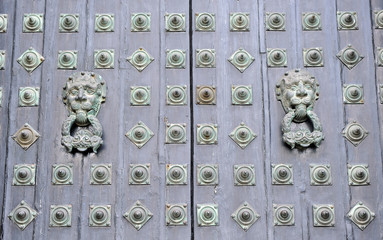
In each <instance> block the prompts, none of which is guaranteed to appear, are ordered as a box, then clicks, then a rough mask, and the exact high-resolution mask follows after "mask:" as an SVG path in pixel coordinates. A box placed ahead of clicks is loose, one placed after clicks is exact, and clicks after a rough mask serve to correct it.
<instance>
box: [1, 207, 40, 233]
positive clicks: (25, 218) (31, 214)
mask: <svg viewBox="0 0 383 240" xmlns="http://www.w3.org/2000/svg"><path fill="white" fill-rule="evenodd" d="M36 217H37V212H36V210H34V209H33V208H32V207H31V206H29V205H28V203H26V202H25V201H24V200H23V201H21V203H20V204H19V205H17V206H16V207H15V208H14V209H13V210H12V212H11V213H10V214H9V215H8V218H9V219H10V220H11V221H12V222H13V223H14V224H16V225H17V226H18V227H19V228H20V229H21V230H24V229H25V228H26V227H27V226H28V224H30V223H31V222H32V221H33V220H34V219H35V218H36Z"/></svg>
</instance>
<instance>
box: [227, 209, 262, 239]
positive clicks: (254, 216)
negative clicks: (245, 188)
mask: <svg viewBox="0 0 383 240" xmlns="http://www.w3.org/2000/svg"><path fill="white" fill-rule="evenodd" d="M260 217H261V216H260V215H259V214H258V213H257V212H256V211H255V210H254V209H253V208H252V207H251V206H250V205H249V204H248V203H247V202H244V203H242V204H241V206H239V208H238V209H237V210H235V211H234V213H233V214H231V218H232V219H233V220H234V221H235V222H236V223H238V225H239V226H240V227H241V228H242V229H243V230H244V231H245V232H247V230H249V228H250V227H251V226H252V225H253V224H254V223H255V222H256V221H257V220H258V219H259V218H260Z"/></svg>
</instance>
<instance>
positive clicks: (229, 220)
mask: <svg viewBox="0 0 383 240" xmlns="http://www.w3.org/2000/svg"><path fill="white" fill-rule="evenodd" d="M382 9H383V3H381V1H378V0H372V1H367V2H366V1H357V0H342V1H335V2H334V1H331V0H325V1H321V2H318V1H314V0H308V1H302V0H296V1H295V0H290V1H282V0H273V1H216V0H210V1H202V0H190V1H177V0H167V1H165V0H161V1H155V0H150V1H145V2H142V1H135V2H134V1H109V2H103V1H95V0H87V1H54V2H53V1H42V0H36V1H26V0H19V1H9V0H6V1H3V2H1V3H0V14H3V13H5V14H8V26H7V31H6V32H5V33H0V50H5V51H6V63H5V69H4V70H0V87H1V88H2V89H3V95H2V103H1V107H0V112H1V114H0V115H1V117H0V124H1V125H0V136H1V146H2V147H1V148H0V159H1V161H0V169H1V177H0V185H1V186H2V188H1V189H2V190H1V191H0V197H1V199H2V208H1V209H0V214H1V216H2V220H1V221H2V224H1V237H0V239H10V238H12V239H54V238H55V239H68V238H69V239H88V238H90V239H125V238H132V239H322V238H328V239H378V238H382V236H383V230H382V224H381V218H382V214H381V211H380V199H381V198H382V193H383V189H382V188H383V187H382V184H381V182H382V181H383V177H382V162H381V158H382V154H381V152H382V141H381V139H382V131H381V119H382V116H381V112H382V111H381V107H382V104H381V91H380V88H379V84H382V83H381V81H382V76H383V72H382V69H383V68H382V67H379V66H378V60H377V59H378V58H379V55H378V49H377V48H378V47H383V46H382V45H383V35H382V33H383V30H382V29H376V28H375V26H376V23H375V12H374V11H379V10H382ZM337 11H356V12H357V21H358V29H357V30H339V29H338V23H337V21H338V19H337V18H338V17H337V16H338V15H337ZM307 12H316V13H320V17H321V30H320V31H304V30H303V29H302V14H303V13H307ZM29 13H41V14H44V16H43V18H44V28H43V31H42V32H41V33H24V32H23V17H24V14H29ZM137 13H150V20H151V22H150V31H144V32H135V31H132V30H131V28H132V22H131V17H132V16H133V15H134V14H137ZM172 13H179V14H184V17H185V29H183V30H181V31H176V32H173V31H167V30H166V28H168V27H169V25H168V24H167V23H166V16H169V14H172ZM204 13H208V14H212V15H211V16H214V18H215V22H214V24H215V29H214V31H199V30H198V29H197V26H196V21H197V20H196V18H197V17H198V16H200V15H203V14H204ZM237 13H244V14H245V15H244V16H248V20H249V29H245V30H244V31H242V30H240V31H236V30H235V29H231V26H230V25H231V21H232V19H233V18H234V17H235V14H237ZM271 13H283V14H284V17H285V24H286V27H285V30H282V31H270V30H269V29H268V25H267V24H266V23H265V22H266V20H265V19H267V17H268V16H269V15H270V14H271ZM60 14H78V15H79V29H78V32H74V33H61V32H59V18H60ZM97 14H114V27H113V28H114V30H113V31H110V32H96V31H95V28H96V26H95V25H96V20H95V18H96V15H97ZM180 16H181V18H182V17H183V16H182V15H180ZM245 18H246V17H245ZM234 28H235V27H234ZM348 44H351V45H352V47H354V48H355V49H356V50H357V51H358V52H359V53H360V54H361V55H363V56H364V58H363V59H362V60H361V61H360V62H359V63H358V64H357V65H356V66H355V67H354V68H352V69H351V70H350V69H348V68H347V67H346V66H345V65H344V64H342V63H341V61H340V60H339V59H338V57H337V54H338V52H340V51H341V50H342V49H344V48H345V47H347V46H348ZM29 47H33V48H34V49H35V50H36V51H37V52H39V53H40V54H41V55H42V56H43V57H44V62H43V63H42V64H41V65H40V66H39V67H38V68H36V69H35V70H34V71H33V72H32V73H28V72H27V71H25V69H23V67H22V66H21V65H20V64H19V63H18V62H17V59H18V58H19V57H20V56H21V55H22V53H24V52H25V51H26V50H27V49H28V48H29ZM141 48H142V49H144V50H145V51H146V52H148V53H149V54H150V56H152V57H153V58H154V61H152V62H151V63H150V64H149V65H148V66H147V67H146V68H145V69H144V70H142V71H138V70H137V69H136V68H135V67H134V66H133V65H132V64H131V63H130V62H129V61H128V60H127V59H128V58H129V56H132V54H133V53H134V52H135V51H136V50H139V49H141ZM275 48H279V49H285V51H286V56H287V63H286V66H284V67H281V66H279V67H273V66H269V65H270V64H269V63H268V61H269V59H268V58H269V52H270V49H275ZM309 48H321V49H322V51H323V59H324V60H323V63H324V65H323V66H320V67H307V66H306V65H304V58H305V55H304V53H303V49H309ZM100 49H107V50H113V51H114V66H113V67H112V68H109V69H99V68H96V67H95V57H94V54H95V51H97V50H100ZM63 50H76V51H77V69H71V70H68V69H67V70H62V69H58V54H59V51H63ZM171 50H181V51H184V54H185V55H184V59H185V66H184V67H181V68H177V67H176V68H171V67H169V66H168V65H169V61H170V60H169V54H168V53H169V51H171ZM237 50H238V51H242V53H244V52H243V50H245V51H246V52H247V53H248V54H250V55H251V57H253V58H254V61H253V62H252V63H251V64H250V65H249V66H248V67H247V68H246V69H240V71H239V70H238V69H237V68H236V66H235V64H232V61H233V59H231V56H233V54H234V53H235V52H236V51H237ZM200 52H205V53H206V52H207V53H209V54H210V56H213V57H214V64H212V65H213V66H208V67H201V66H200V65H201V63H200V61H202V60H203V55H202V54H201V55H198V54H199V53H200ZM206 56H207V55H206ZM201 59H202V60H201ZM173 60H174V59H173ZM295 68H300V69H304V70H306V71H308V72H310V73H311V74H312V75H313V76H315V78H316V79H317V80H318V82H319V84H320V95H319V100H318V101H317V102H316V104H315V106H314V109H313V110H314V112H315V113H316V114H317V115H318V117H319V118H320V121H321V123H322V125H323V133H324V135H325V140H324V141H323V142H322V143H321V145H320V146H319V147H318V148H315V147H309V148H306V149H303V150H302V149H301V150H299V149H290V147H289V146H288V145H286V144H285V143H284V142H283V141H282V131H281V121H282V119H283V117H284V116H285V112H284V110H283V108H282V106H281V103H280V102H279V101H278V100H277V99H276V95H275V94H276V91H275V86H276V84H277V82H278V81H279V80H280V79H281V78H282V77H283V76H284V73H285V72H286V71H288V70H291V69H295ZM78 71H94V72H95V73H97V74H100V75H101V76H102V77H103V78H104V80H105V81H106V85H107V87H108V90H107V96H106V102H105V103H103V104H102V106H101V110H100V112H99V114H98V116H97V117H98V119H99V120H100V122H101V124H102V126H103V141H104V143H103V145H102V147H101V148H100V149H99V151H98V153H97V154H96V153H93V152H85V153H84V152H77V151H75V152H74V153H67V152H66V149H65V148H64V147H63V146H62V145H61V127H62V123H63V121H64V120H65V119H66V118H67V114H68V113H67V108H66V106H65V105H64V103H63V102H62V89H63V86H64V85H65V82H66V80H67V79H68V77H69V76H70V75H71V74H73V73H75V72H78ZM345 84H346V85H347V84H360V85H362V86H363V97H364V99H363V100H364V102H363V104H347V103H345V102H344V99H343V98H344V96H343V91H344V85H345ZM175 85H177V86H181V88H183V89H184V91H185V93H186V95H187V101H186V102H185V104H181V105H174V104H169V103H168V101H167V98H168V93H169V90H170V89H171V87H172V86H175ZM23 87H37V88H39V90H40V100H39V104H38V106H35V107H21V106H19V88H23ZM136 87H149V88H148V89H150V90H149V91H150V103H149V104H147V105H143V106H142V105H141V106H137V105H135V104H134V103H132V101H133V100H132V94H133V92H134V89H135V88H136ZM238 87H242V89H251V90H250V92H251V93H252V96H251V104H236V100H235V99H233V92H234V93H235V91H236V89H238ZM201 89H202V90H201ZM203 89H208V91H207V93H206V94H208V93H214V94H215V96H214V97H215V99H214V100H213V103H211V102H209V101H207V104H206V102H203V98H204V95H203V94H204V90H203ZM209 89H210V90H209ZM209 91H210V92H209ZM234 95H235V94H234ZM206 96H207V95H206ZM206 96H205V98H209V96H207V97H206ZM353 121H357V122H358V123H360V124H361V125H362V126H363V127H364V128H365V129H366V130H367V131H368V135H367V137H366V138H365V139H364V140H363V141H362V142H361V143H360V144H359V145H358V146H354V145H353V144H352V143H351V142H349V141H348V140H346V139H345V138H344V137H343V136H342V132H343V130H344V128H345V126H346V125H347V124H350V123H352V122H353ZM139 122H142V123H144V124H145V125H146V126H147V127H148V128H149V129H150V130H151V131H152V132H153V133H154V136H153V137H152V138H150V140H149V141H148V142H147V143H146V144H145V145H143V146H142V148H138V147H137V146H136V145H135V144H134V143H133V142H132V141H131V140H130V139H129V138H128V137H126V136H125V134H126V133H127V132H128V131H130V130H131V129H132V128H133V127H134V126H136V125H137V124H138V123H139ZM25 123H28V124H29V125H30V126H31V127H32V128H33V129H35V130H36V131H37V132H38V133H39V134H40V138H39V139H38V140H37V141H36V142H35V143H34V144H33V145H32V146H31V147H30V148H29V149H27V150H23V149H22V148H21V147H20V146H19V145H18V144H17V143H16V142H15V141H14V140H13V138H12V135H14V134H15V133H16V132H17V131H18V130H19V129H20V128H21V127H23V126H24V124H25ZM242 123H243V125H241V124H242ZM172 124H180V126H181V127H184V129H185V132H186V141H185V143H178V144H174V143H169V139H168V138H169V137H167V136H169V134H170V131H171V130H169V128H171V126H173V125H172ZM204 126H208V127H212V128H204ZM241 126H242V127H248V129H250V130H251V131H250V132H248V134H252V133H254V134H255V135H256V137H255V138H254V139H253V140H252V141H249V142H247V143H248V144H247V145H246V146H245V145H242V146H240V145H241V144H240V143H238V141H237V142H236V141H235V140H233V138H235V130H238V128H237V127H241ZM215 127H216V134H217V139H216V140H217V141H216V142H215V139H214V137H213V140H212V141H211V142H209V140H207V141H206V140H204V139H203V138H204V137H206V136H207V135H204V134H209V133H212V134H213V135H214V134H215V130H214V129H215ZM308 127H310V126H309V125H308ZM181 129H182V128H181ZM204 129H211V130H210V131H212V132H204ZM232 133H233V134H234V135H232ZM20 164H34V167H35V175H36V178H35V184H32V185H31V186H17V185H14V183H13V182H14V177H15V176H14V175H15V174H14V168H15V167H16V165H20ZM57 164H67V165H70V166H71V168H72V171H73V180H72V182H73V183H72V184H69V185H58V184H54V183H53V180H52V178H53V174H54V167H55V166H57ZM100 164H106V165H108V164H110V169H111V183H110V184H104V185H97V184H93V183H92V175H93V173H92V169H93V168H94V167H96V166H98V165H100ZM137 164H143V165H145V166H148V168H149V169H150V183H148V184H143V185H137V184H132V181H131V180H130V178H131V169H133V167H134V166H135V165H137ZM275 164H286V165H288V166H291V169H292V173H293V181H292V182H291V184H282V185H278V184H274V183H273V175H272V172H273V168H274V169H275ZM313 165H328V166H329V169H331V184H329V185H326V186H316V185H314V184H312V183H311V182H312V179H311V177H310V168H311V169H313V167H312V166H313ZM354 165H368V172H369V182H370V183H369V184H367V185H362V186H355V185H350V184H349V177H350V173H349V172H350V170H349V168H350V167H352V166H354ZM172 166H180V167H185V169H186V173H187V177H186V181H185V183H182V184H171V183H170V182H171V180H169V175H167V173H168V171H169V169H170V168H171V167H172ZM206 166H210V167H212V168H211V169H215V172H214V171H213V172H214V173H215V174H217V175H218V180H217V183H213V184H209V183H207V184H206V182H205V183H201V181H202V180H201V179H202V178H203V176H204V175H203V173H204V171H205V170H206V169H207V168H206ZM273 166H274V167H273ZM241 167H242V168H241ZM244 167H245V168H244ZM246 167H249V168H246ZM243 169H247V170H248V172H250V173H252V172H253V173H254V176H255V178H254V182H253V181H250V184H246V183H244V182H241V179H239V178H238V176H236V174H237V173H240V172H241V171H242V170H243ZM206 176H208V175H206ZM206 176H205V177H206ZM243 176H244V175H243ZM22 200H23V201H25V202H26V203H27V204H29V205H30V207H31V208H33V209H35V210H36V211H37V217H36V219H34V220H33V221H32V222H31V223H30V224H29V226H27V227H26V228H25V229H24V230H20V229H19V228H18V227H17V226H16V225H15V224H14V223H13V222H12V221H11V220H10V219H8V214H10V213H11V211H12V210H13V209H14V208H15V207H16V206H17V205H18V204H19V203H20V202H21V201H22ZM137 201H139V202H140V204H142V205H143V206H145V207H146V208H147V209H148V210H149V211H150V212H151V213H152V214H153V216H152V217H151V219H150V220H149V221H148V222H147V223H146V224H144V225H143V226H142V228H141V229H139V231H138V230H137V229H136V226H133V225H132V224H130V223H129V222H128V221H127V220H126V219H125V217H124V216H126V214H125V213H127V212H128V211H129V210H130V209H131V208H132V207H133V206H135V204H136V203H137ZM360 201H361V202H363V204H364V205H365V206H367V207H368V208H369V209H370V210H371V211H372V212H374V213H375V219H374V220H373V221H372V222H371V223H370V224H369V225H368V226H367V227H366V228H365V229H364V230H363V231H362V230H360V229H359V228H358V227H357V226H356V225H355V224H354V223H353V222H352V221H350V219H349V217H348V213H349V211H350V209H351V208H353V207H354V206H355V205H357V204H358V202H360ZM245 204H246V205H245ZM320 204H329V205H333V207H334V208H333V209H334V214H335V225H334V226H331V227H317V226H315V220H314V219H315V216H314V212H313V206H314V205H320ZM54 205H71V211H72V212H71V226H68V227H54V226H51V215H50V212H51V211H52V210H53V209H54ZM92 205H95V206H106V205H110V224H107V226H104V227H92V226H90V225H91V221H92V220H91V219H90V218H91V217H90V212H91V210H92V208H91V206H92ZM174 205H177V206H179V207H180V209H184V210H185V214H186V219H185V220H186V221H185V223H184V221H181V222H180V225H177V226H172V222H171V221H170V220H169V216H170V215H169V209H171V207H172V206H174ZM275 205H278V206H280V205H291V206H292V207H293V210H292V211H293V214H294V224H292V225H291V226H278V224H276V219H275V216H274V215H275V214H274V211H275V209H276V208H275ZM206 206H207V208H204V207H206ZM214 206H215V207H216V208H214ZM249 206H250V207H251V208H250V209H251V210H253V211H255V213H254V214H255V215H257V214H259V219H257V221H255V222H254V224H253V225H252V226H245V229H243V228H242V227H243V225H242V226H241V225H240V224H237V223H236V222H235V220H236V218H237V217H239V216H240V215H237V213H238V209H239V208H240V207H245V208H246V207H249ZM278 206H276V207H278ZM52 207H53V208H52ZM209 207H212V208H211V209H213V210H212V214H213V216H216V219H215V220H214V221H212V223H209V220H206V219H205V222H204V221H203V220H201V219H202V218H206V217H209V214H210V212H208V213H206V212H205V213H206V215H204V214H203V213H204V211H205V210H206V209H209ZM247 209H249V208H247ZM255 215H253V216H255ZM173 216H175V215H173ZM170 217H171V216H170ZM169 225H170V226H169ZM204 225H210V226H204ZM255 236H256V237H255Z"/></svg>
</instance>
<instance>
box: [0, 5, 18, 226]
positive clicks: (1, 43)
mask: <svg viewBox="0 0 383 240" xmlns="http://www.w3.org/2000/svg"><path fill="white" fill-rule="evenodd" d="M14 13H15V2H12V1H2V2H1V3H0V14H7V15H8V24H7V32H6V33H1V34H0V49H1V50H5V54H6V59H5V69H4V70H1V71H0V87H1V88H2V89H3V91H2V102H1V106H0V116H1V117H0V146H2V147H1V149H0V169H1V174H0V176H1V177H0V187H1V190H0V199H1V205H2V206H4V200H5V190H6V184H7V182H6V179H5V176H6V166H7V161H6V158H7V154H8V148H7V142H8V134H9V133H8V126H9V108H8V105H9V104H10V102H9V99H10V95H11V81H10V80H11V77H10V76H11V71H12V64H13V59H14V56H13V44H12V43H13V36H14V23H15V19H14V18H15V16H14ZM6 212H7V211H5V213H6ZM0 216H1V218H2V219H1V220H0V221H1V222H3V221H4V220H3V218H5V216H4V215H3V208H1V209H0ZM0 231H2V230H0Z"/></svg>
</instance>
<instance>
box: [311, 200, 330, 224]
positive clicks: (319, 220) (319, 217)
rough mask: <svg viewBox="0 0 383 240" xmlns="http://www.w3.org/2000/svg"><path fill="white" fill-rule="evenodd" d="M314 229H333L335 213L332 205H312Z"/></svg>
mask: <svg viewBox="0 0 383 240" xmlns="http://www.w3.org/2000/svg"><path fill="white" fill-rule="evenodd" d="M313 220H314V227H334V226H335V211H334V205H331V204H314V205H313Z"/></svg>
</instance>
